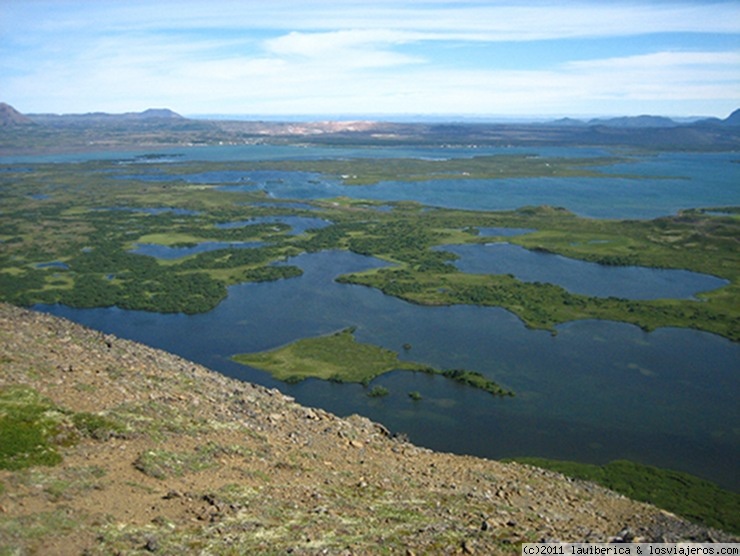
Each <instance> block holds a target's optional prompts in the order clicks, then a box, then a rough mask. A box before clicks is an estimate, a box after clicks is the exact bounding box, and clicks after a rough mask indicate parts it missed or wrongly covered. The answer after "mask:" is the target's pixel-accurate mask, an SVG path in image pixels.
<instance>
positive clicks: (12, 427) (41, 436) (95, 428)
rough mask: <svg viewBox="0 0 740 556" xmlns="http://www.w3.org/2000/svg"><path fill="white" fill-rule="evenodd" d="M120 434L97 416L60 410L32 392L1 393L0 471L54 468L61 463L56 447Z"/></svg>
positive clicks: (11, 390) (14, 388) (13, 390)
mask: <svg viewBox="0 0 740 556" xmlns="http://www.w3.org/2000/svg"><path fill="white" fill-rule="evenodd" d="M119 431H120V427H118V426H117V425H116V424H115V423H113V422H112V421H110V420H109V419H107V418H105V417H102V416H100V415H94V414H91V413H71V412H69V411H65V410H62V409H60V408H59V407H57V406H55V405H54V403H53V402H52V401H51V400H49V399H48V398H45V397H43V396H42V395H41V394H39V393H38V392H37V391H36V390H33V389H32V388H29V387H26V386H12V387H9V388H2V389H0V469H11V470H12V469H25V468H27V467H32V466H36V465H46V466H51V465H56V464H58V463H60V462H61V461H62V456H61V454H60V453H59V451H58V448H59V447H61V446H65V445H71V444H74V443H76V442H77V441H78V440H79V439H80V438H81V437H83V436H89V437H92V438H98V439H101V438H103V437H105V436H108V435H109V434H111V433H114V432H119Z"/></svg>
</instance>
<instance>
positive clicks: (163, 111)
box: [123, 108, 185, 120]
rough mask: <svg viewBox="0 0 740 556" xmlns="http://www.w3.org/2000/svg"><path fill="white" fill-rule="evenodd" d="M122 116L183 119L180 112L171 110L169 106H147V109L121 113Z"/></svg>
mask: <svg viewBox="0 0 740 556" xmlns="http://www.w3.org/2000/svg"><path fill="white" fill-rule="evenodd" d="M123 117H125V118H134V119H152V118H160V119H169V120H184V119H185V118H184V117H182V116H181V115H180V114H178V113H177V112H173V111H172V110H170V109H169V108H149V109H147V110H144V111H143V112H128V113H126V114H123Z"/></svg>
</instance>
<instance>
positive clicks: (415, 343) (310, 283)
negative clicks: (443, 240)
mask: <svg viewBox="0 0 740 556" xmlns="http://www.w3.org/2000/svg"><path fill="white" fill-rule="evenodd" d="M290 263H291V264H298V265H299V266H301V267H302V268H303V269H304V271H305V274H304V275H303V276H302V277H300V278H294V279H290V280H283V281H280V282H274V283H262V284H242V285H238V286H233V287H231V288H230V290H229V297H228V299H227V300H226V301H224V302H223V303H222V304H221V305H219V306H218V307H217V308H216V309H214V310H213V311H211V312H210V313H207V314H203V315H194V316H185V315H158V314H153V313H145V312H134V311H124V310H121V309H116V308H111V309H86V310H75V309H70V308H67V307H63V306H47V307H41V309H42V310H44V311H48V312H50V313H53V314H57V315H60V316H66V317H69V318H71V319H73V320H75V321H78V322H81V323H83V324H86V325H88V326H91V327H93V328H96V329H101V330H104V331H106V332H110V333H113V334H116V335H119V336H121V337H125V338H131V339H134V340H138V341H142V342H144V343H147V344H149V345H154V346H156V347H159V348H162V349H165V350H168V351H172V352H174V353H178V354H180V355H182V356H184V357H186V358H188V359H192V360H194V361H197V362H199V363H202V364H204V365H206V366H208V367H210V368H213V369H216V370H218V371H220V372H222V373H224V374H227V375H229V376H233V377H236V378H240V379H244V380H250V381H253V382H257V383H260V384H264V385H266V386H270V387H278V388H280V389H281V390H283V391H284V392H286V393H289V394H290V395H293V396H295V397H296V398H297V400H298V401H299V402H301V403H304V404H307V405H312V406H320V407H324V408H326V409H328V410H330V411H334V412H337V413H339V414H342V415H347V414H351V413H360V414H363V415H367V416H369V417H370V418H372V419H375V420H378V421H379V422H382V423H384V424H386V425H387V426H388V427H389V428H391V430H393V431H397V432H398V431H400V432H406V433H408V434H409V436H410V437H411V439H412V440H413V441H415V442H417V443H420V444H422V445H425V446H429V447H432V448H435V449H439V450H444V451H455V452H460V453H471V454H477V455H480V456H486V457H495V458H500V457H507V456H517V455H539V456H546V457H554V458H560V459H576V460H583V461H591V462H605V461H609V460H611V459H615V458H630V459H634V460H636V461H641V462H645V463H651V464H655V465H663V466H667V467H671V468H675V469H683V470H686V471H690V472H693V473H695V474H698V475H700V476H703V477H707V478H710V479H712V480H715V481H718V482H720V483H722V484H724V485H726V486H729V487H731V488H739V486H740V485H738V477H737V468H736V462H737V461H738V457H740V438H738V437H739V435H738V431H737V424H738V423H740V415H738V406H737V404H736V403H735V402H736V399H735V398H736V394H737V392H738V391H740V390H739V388H740V381H739V379H738V375H737V362H738V361H740V346H738V345H736V344H733V343H732V342H730V341H727V340H724V339H722V338H720V337H718V336H714V335H712V334H706V333H701V332H697V331H691V330H680V329H662V330H658V331H656V332H653V333H650V334H647V333H644V332H642V331H640V330H639V329H638V328H636V327H634V326H630V325H625V324H619V323H612V322H603V321H580V322H574V323H570V324H567V325H564V326H561V327H559V329H558V334H557V335H555V336H553V335H552V334H550V333H549V332H545V331H533V330H528V329H526V328H525V327H524V326H523V325H522V324H521V322H520V321H519V320H518V319H517V318H516V317H515V316H513V315H512V314H510V313H508V312H507V311H504V310H502V309H497V308H483V307H470V306H453V307H421V306H417V305H412V304H409V303H406V302H403V301H401V300H398V299H395V298H392V297H388V296H385V295H383V294H382V293H380V292H378V291H376V290H373V289H369V288H365V287H361V286H352V285H345V284H337V283H335V282H334V281H333V279H334V278H335V277H336V276H337V275H338V274H340V273H344V272H353V271H358V270H361V269H365V268H372V267H378V266H382V264H383V263H381V262H380V261H377V260H374V259H371V258H367V257H361V256H359V255H354V254H351V253H347V252H322V253H317V254H311V255H301V256H298V257H296V258H295V259H293V260H291V261H290ZM347 326H357V327H358V328H357V338H358V339H359V340H360V341H365V342H371V343H374V344H377V345H382V346H384V347H387V348H389V349H393V350H395V351H398V352H402V357H404V358H407V359H412V360H415V361H419V362H423V363H427V364H430V365H434V366H436V367H439V368H461V367H462V368H467V369H471V370H477V371H479V372H482V373H484V374H486V375H487V376H489V377H490V378H492V379H494V380H496V381H498V382H499V383H500V384H502V385H504V386H506V387H509V388H511V389H513V390H514V391H516V393H517V396H516V397H515V398H494V397H492V396H491V395H489V394H487V393H485V392H480V391H476V390H473V389H469V388H464V387H461V386H458V385H456V384H454V383H450V382H448V381H446V380H445V379H443V378H440V377H430V376H428V375H423V374H414V373H409V372H395V373H391V374H388V375H384V376H381V377H379V378H378V379H376V381H375V382H374V384H382V385H384V386H386V387H388V388H389V389H390V390H391V394H390V395H389V396H388V397H386V398H382V399H370V398H368V397H367V396H366V390H364V389H363V388H362V387H360V386H358V385H339V384H332V383H328V382H324V381H319V380H308V381H305V382H303V383H301V384H298V385H286V384H283V383H279V382H276V381H274V380H272V379H271V377H270V376H269V375H268V374H267V373H265V372H262V371H258V370H255V369H251V368H249V367H245V366H241V365H238V364H236V363H233V362H232V361H230V360H229V357H230V356H232V355H234V354H236V353H241V352H250V351H261V350H266V349H272V348H275V347H277V346H280V345H283V344H285V343H288V342H291V341H294V340H296V339H299V338H304V337H308V336H315V335H318V334H324V333H329V332H332V331H335V330H338V329H341V328H344V327H347ZM404 343H410V344H411V345H412V349H411V350H410V351H408V352H403V350H402V349H401V346H402V345H403V344H404ZM413 390H417V391H419V392H420V393H421V394H422V396H423V398H424V399H423V400H422V401H420V402H414V401H413V400H411V399H410V398H409V397H408V392H410V391H413Z"/></svg>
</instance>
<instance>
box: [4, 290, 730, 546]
mask: <svg viewBox="0 0 740 556" xmlns="http://www.w3.org/2000/svg"><path fill="white" fill-rule="evenodd" d="M0 365H1V366H2V371H1V372H0V424H3V420H4V425H5V426H3V427H0V437H1V438H0V440H2V442H0V467H5V468H6V469H5V470H0V553H4V552H2V551H3V547H4V549H6V550H8V552H7V553H8V554H32V553H39V554H41V553H43V554H83V553H84V554H89V555H92V554H116V553H121V554H122V553H125V554H135V553H139V552H140V553H160V554H199V553H208V554H255V553H259V554H285V553H292V554H450V553H452V554H454V553H469V554H473V553H475V554H492V553H512V554H516V553H518V552H519V548H518V543H520V542H524V541H541V540H563V541H585V540H588V541H606V540H609V539H612V538H614V537H615V536H617V535H622V536H634V537H636V538H641V539H644V540H646V541H675V540H678V539H694V540H701V541H707V540H732V539H729V538H728V537H727V536H726V535H724V534H722V533H718V532H716V531H709V530H706V529H703V528H700V527H698V526H695V525H690V524H688V523H686V522H684V521H682V520H680V519H678V518H676V517H674V516H672V515H669V514H667V513H665V512H663V511H660V510H658V509H656V508H654V507H652V506H649V505H646V504H642V503H637V502H634V501H632V500H629V499H627V498H624V497H622V496H619V495H617V494H614V493H612V492H610V491H607V490H605V489H603V488H600V487H597V486H594V485H592V484H590V483H581V482H577V481H573V480H569V479H566V478H564V477H563V476H561V475H558V474H555V473H552V472H548V471H543V470H540V469H537V468H533V467H528V466H524V465H519V464H504V463H500V462H495V461H489V460H484V459H479V458H473V457H464V456H455V455H450V454H442V453H435V452H432V451H429V450H426V449H423V448H419V447H416V446H414V445H412V444H409V443H408V442H405V441H403V440H402V439H399V438H394V437H393V436H392V435H391V434H390V433H389V432H388V431H387V430H386V429H385V428H384V427H383V426H381V425H378V424H375V423H373V422H371V421H369V420H367V419H365V418H362V417H358V416H351V417H348V418H344V419H342V418H339V417H336V416H334V415H331V414H329V413H327V412H325V411H323V410H320V409H312V408H308V407H303V406H301V405H299V404H297V403H295V402H294V401H293V400H292V399H291V398H289V397H287V396H285V395H283V394H281V393H280V392H278V391H277V390H268V389H266V388H263V387H261V386H256V385H253V384H249V383H244V382H239V381H236V380H232V379H229V378H226V377H224V376H222V375H219V374H217V373H214V372H212V371H209V370H207V369H205V368H202V367H199V366H198V365H195V364H193V363H190V362H188V361H185V360H183V359H180V358H179V357H176V356H174V355H171V354H167V353H164V352H162V351H158V350H154V349H151V348H148V347H145V346H142V345H139V344H136V343H133V342H129V341H126V340H122V339H118V338H116V337H113V336H110V335H104V334H102V333H100V332H96V331H93V330H89V329H86V328H83V327H81V326H79V325H76V324H73V323H71V322H69V321H65V320H62V319H58V318H55V317H51V316H48V315H43V314H38V313H34V312H31V311H26V310H22V309H18V308H15V307H12V306H9V305H3V304H0ZM13 419H16V421H14V423H15V426H13V427H7V424H8V423H10V422H11V421H12V420H13ZM34 434H36V435H37V436H36V437H34V436H33V435H34ZM3 435H4V436H3ZM29 438H31V439H32V438H36V441H35V443H34V442H31V443H30V444H31V445H37V446H38V445H40V446H41V448H40V449H36V448H34V449H29V450H28V451H27V453H26V454H25V456H22V457H21V456H19V454H18V453H13V452H12V450H11V449H10V447H11V446H13V445H16V446H17V445H22V443H23V442H28V441H29ZM492 441H495V439H493V440H492ZM32 448H33V446H32ZM39 463H44V464H47V465H38V464H39Z"/></svg>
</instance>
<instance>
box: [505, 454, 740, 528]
mask: <svg viewBox="0 0 740 556" xmlns="http://www.w3.org/2000/svg"><path fill="white" fill-rule="evenodd" d="M515 461H518V462H520V463H526V464H529V465H534V466H537V467H542V468H544V469H550V470H553V471H557V472H559V473H562V474H563V475H567V476H569V477H574V478H578V479H584V480H587V481H592V482H595V483H598V484H600V485H603V486H605V487H607V488H609V489H611V490H614V491H615V492H619V493H621V494H624V495H625V496H628V497H630V498H632V499H634V500H639V501H642V502H649V503H651V504H653V505H655V506H658V507H659V508H663V509H665V510H668V511H670V512H673V513H676V514H678V515H680V516H683V517H685V518H686V519H689V520H691V521H694V522H698V523H702V524H704V525H708V526H710V527H715V528H717V529H722V530H724V531H728V532H731V533H736V534H737V533H740V494H737V493H734V492H731V491H728V490H725V489H722V488H720V487H719V486H717V485H716V484H714V483H711V482H709V481H705V480H704V479H700V478H699V477H695V476H693V475H690V474H688V473H683V472H680V471H673V470H670V469H661V468H659V467H653V466H650V465H643V464H640V463H635V462H632V461H625V460H618V461H612V462H610V463H607V464H606V465H591V464H585V463H577V462H572V461H555V460H548V459H542V458H516V460H515Z"/></svg>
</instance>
